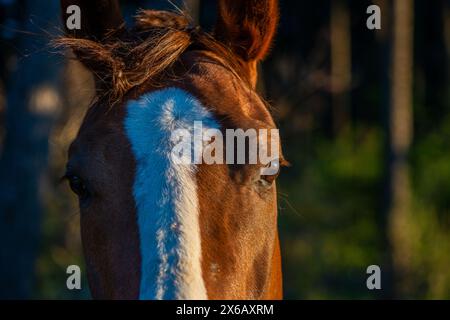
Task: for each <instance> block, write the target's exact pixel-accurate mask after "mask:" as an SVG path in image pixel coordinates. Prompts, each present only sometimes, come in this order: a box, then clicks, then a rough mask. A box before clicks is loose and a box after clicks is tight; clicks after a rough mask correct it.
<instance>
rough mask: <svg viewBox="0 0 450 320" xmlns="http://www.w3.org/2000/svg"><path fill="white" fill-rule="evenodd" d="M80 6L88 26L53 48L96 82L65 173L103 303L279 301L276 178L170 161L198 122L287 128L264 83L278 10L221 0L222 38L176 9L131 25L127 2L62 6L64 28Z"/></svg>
mask: <svg viewBox="0 0 450 320" xmlns="http://www.w3.org/2000/svg"><path fill="white" fill-rule="evenodd" d="M73 5H76V6H78V8H79V9H80V12H81V21H80V22H81V28H78V29H74V30H69V29H68V27H66V28H65V35H63V36H61V37H60V38H58V39H57V40H56V44H57V45H58V46H63V47H64V48H65V49H71V50H72V51H73V53H74V55H75V57H76V59H78V60H79V61H80V62H81V63H82V64H83V65H84V66H85V67H86V68H87V69H88V70H89V71H90V72H92V74H93V76H94V78H95V92H96V94H95V99H94V100H93V102H92V104H91V106H90V107H89V109H88V111H87V113H86V115H85V117H84V119H83V122H82V125H81V127H80V129H79V132H78V134H77V136H76V138H75V140H74V141H73V142H72V144H71V145H70V147H69V151H68V161H67V166H66V174H65V178H66V179H67V180H68V182H69V185H70V188H71V189H72V191H73V192H74V193H75V194H76V195H77V197H78V201H79V208H80V229H81V239H82V247H83V253H84V257H85V262H86V269H87V277H88V283H89V287H90V290H91V294H92V297H93V298H94V299H143V300H147V299H168V300H172V299H174V300H175V299H180V300H191V299H195V300H203V299H227V300H228V299H262V300H264V299H282V270H281V254H280V243H279V236H278V228H277V215H278V213H277V191H276V178H277V176H278V174H279V172H278V171H277V172H274V173H271V174H262V171H261V168H263V167H266V166H267V164H263V163H261V162H258V163H252V164H249V163H244V164H242V163H240V164H226V163H212V164H206V163H191V164H177V163H175V162H174V161H173V159H172V158H171V156H170V155H171V153H172V149H173V145H174V141H173V140H172V139H171V133H173V131H174V130H177V129H179V128H181V129H183V130H185V131H187V132H192V130H193V123H194V122H195V121H201V122H202V123H203V125H204V126H206V127H207V128H209V129H216V130H219V131H221V132H225V130H228V129H237V128H244V129H249V128H258V129H270V130H271V129H276V125H275V123H274V120H273V118H272V115H271V112H270V107H269V105H268V103H267V102H266V101H264V99H263V98H262V97H261V96H260V95H259V94H258V93H257V92H256V85H257V71H258V65H259V63H260V62H261V61H262V59H263V58H265V57H266V56H267V54H268V52H269V50H270V47H271V45H272V40H273V38H274V35H275V32H276V27H277V24H278V19H279V18H278V14H279V11H278V3H277V1H276V0H233V1H231V0H218V3H217V22H216V25H215V27H214V30H212V31H211V32H206V31H203V30H202V29H201V28H200V27H198V26H195V25H193V23H192V22H191V19H190V18H189V16H188V15H187V14H185V13H183V12H180V11H176V10H174V11H157V10H151V9H147V10H141V11H140V12H139V13H138V15H137V16H136V19H135V23H134V24H133V26H132V27H127V26H126V24H125V22H124V18H123V16H122V14H121V10H120V5H119V2H118V1H117V0H116V1H113V0H95V1H92V0H89V1H87V0H61V8H62V18H63V21H64V22H66V20H67V19H68V18H69V17H70V13H71V10H70V9H69V7H70V6H72V7H71V8H73ZM68 9H69V10H68ZM225 152H226V153H230V152H232V150H228V149H227V150H225ZM280 163H281V164H280V167H282V166H284V165H285V164H286V162H285V160H284V158H283V157H282V155H281V156H280Z"/></svg>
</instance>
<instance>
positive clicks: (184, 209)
mask: <svg viewBox="0 0 450 320" xmlns="http://www.w3.org/2000/svg"><path fill="white" fill-rule="evenodd" d="M194 121H202V123H203V126H204V129H208V128H218V125H217V123H216V121H215V120H214V118H213V117H212V116H211V114H210V113H209V112H208V111H207V110H206V109H205V108H204V107H203V106H202V105H201V104H200V103H199V102H198V101H197V100H196V99H194V98H193V97H192V96H190V95H189V94H188V93H186V92H185V91H183V90H180V89H176V88H169V89H165V90H161V91H156V92H152V93H151V94H147V95H144V96H142V97H140V98H139V100H137V101H131V102H129V103H128V105H127V116H126V118H125V120H124V124H125V130H126V133H127V136H128V138H129V140H130V142H131V146H132V150H133V153H134V156H135V158H136V176H135V181H134V189H133V193H134V198H135V202H136V210H137V216H138V225H139V233H140V245H141V258H142V259H141V261H142V273H141V286H140V299H206V298H207V294H206V289H205V285H204V281H203V278H202V270H201V239H200V228H199V204H198V197H197V184H196V166H195V165H193V164H192V165H189V164H176V163H174V162H173V161H172V157H171V150H172V148H173V144H172V142H171V139H170V137H171V133H172V132H173V131H174V130H176V129H186V130H189V131H190V132H193V125H194Z"/></svg>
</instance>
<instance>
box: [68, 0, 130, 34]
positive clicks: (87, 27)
mask: <svg viewBox="0 0 450 320" xmlns="http://www.w3.org/2000/svg"><path fill="white" fill-rule="evenodd" d="M60 2H61V10H62V18H63V24H64V26H65V31H66V34H67V35H69V36H72V37H75V38H80V39H90V40H96V41H102V40H104V38H105V37H106V36H107V35H109V34H110V33H111V32H114V31H117V30H120V29H122V27H123V26H124V19H123V17H122V14H121V11H120V5H119V1H118V0H61V1H60ZM74 6H77V7H74ZM78 8H79V9H80V10H79V14H80V20H81V24H80V25H79V28H73V30H69V29H68V24H67V21H68V19H69V18H70V17H71V15H73V14H74V13H75V12H76V10H78ZM75 14H76V13H75Z"/></svg>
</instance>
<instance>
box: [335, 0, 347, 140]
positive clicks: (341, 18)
mask: <svg viewBox="0 0 450 320" xmlns="http://www.w3.org/2000/svg"><path fill="white" fill-rule="evenodd" d="M330 38H331V39H330V40H331V94H332V114H333V130H334V134H335V135H338V134H339V132H340V131H341V130H342V129H343V128H344V127H346V126H347V125H348V119H349V109H350V92H349V90H350V86H351V78H352V53H351V30H350V12H349V8H348V3H347V1H346V0H333V1H332V2H331V18H330Z"/></svg>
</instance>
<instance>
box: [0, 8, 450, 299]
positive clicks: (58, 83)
mask: <svg viewBox="0 0 450 320" xmlns="http://www.w3.org/2000/svg"><path fill="white" fill-rule="evenodd" d="M185 2H186V4H187V7H188V10H189V12H190V14H191V16H192V17H193V19H194V20H196V21H199V22H200V24H201V25H202V26H203V27H204V28H205V29H207V30H211V29H212V27H213V25H214V21H215V1H213V0H188V1H185ZM280 2H281V3H280V5H281V21H280V23H281V24H280V27H279V30H278V35H277V39H276V42H275V45H274V47H273V50H272V52H271V55H270V57H269V58H268V59H267V60H266V61H265V62H264V63H263V64H262V66H261V81H260V85H259V90H260V92H261V93H262V95H263V96H264V97H265V98H266V99H268V100H269V101H270V102H271V104H272V105H273V106H274V111H273V113H274V116H275V119H276V121H277V123H278V124H279V126H280V129H281V136H282V138H283V144H284V152H285V156H286V158H287V159H288V160H289V161H290V162H291V163H292V167H291V168H288V169H286V170H285V171H284V172H283V173H282V175H281V177H280V179H279V215H280V220H279V221H280V222H279V225H280V232H281V242H282V252H283V264H284V279H285V281H284V288H285V297H286V298H289V299H316V298H319V299H322V298H323V299H336V298H344V299H348V298H368V299H377V298H419V299H450V103H449V102H450V93H449V92H450V90H449V89H450V81H449V80H450V79H449V68H450V61H449V51H450V1H448V0H434V1H426V0H416V1H411V0H392V1H390V0H378V1H368V0H367V1H366V0H360V1H350V0H315V1H298V0H297V1H294V0H281V1H280ZM173 4H176V5H179V6H182V3H181V1H173ZM173 4H170V3H169V2H168V1H165V0H147V1H126V2H125V1H122V5H123V10H124V13H125V15H126V16H127V19H128V21H130V22H131V21H132V16H133V15H134V13H135V12H136V10H137V9H138V8H150V7H151V8H159V9H163V8H166V9H167V8H171V9H173ZM371 4H376V5H378V6H379V7H380V8H381V15H382V29H381V30H369V29H368V28H367V27H366V20H367V18H368V17H369V14H367V13H366V9H367V7H368V6H369V5H371ZM59 12H60V9H59V1H56V0H45V1H35V0H0V298H38V299H42V298H51V299H53V298H55V299H70V298H76V299H85V298H89V297H90V295H89V289H88V286H87V283H86V282H83V284H82V290H80V291H76V290H75V291H69V290H67V289H66V277H67V275H66V268H67V266H68V265H72V264H79V265H80V266H82V270H83V272H84V271H85V269H84V262H83V257H82V252H81V245H80V236H79V221H78V219H79V216H78V209H77V203H76V199H75V197H74V196H72V195H71V193H70V192H69V190H68V188H67V186H66V185H65V184H61V183H59V177H60V176H62V175H63V173H64V166H65V161H66V152H67V148H68V145H69V143H70V142H71V140H72V139H73V138H74V136H75V134H76V132H77V130H78V127H79V124H80V121H81V119H82V117H83V115H84V113H85V111H86V108H87V105H88V103H89V101H90V99H91V97H92V94H93V91H92V84H93V83H92V79H91V77H90V75H89V73H88V72H86V71H85V70H84V69H83V68H82V67H81V66H80V65H79V64H78V63H77V62H75V61H73V60H70V59H63V58H62V57H61V56H60V55H58V54H55V53H54V52H52V51H53V50H52V49H51V48H50V46H49V40H50V39H52V38H54V37H55V36H56V35H58V34H60V32H61V28H62V27H61V26H62V25H61V23H60V21H59ZM372 264H375V265H379V266H380V267H381V270H382V290H378V291H377V290H375V291H370V290H368V289H367V287H366V278H367V276H368V275H367V274H366V268H367V267H368V266H369V265H372ZM85 278H86V277H83V279H84V280H85Z"/></svg>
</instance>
